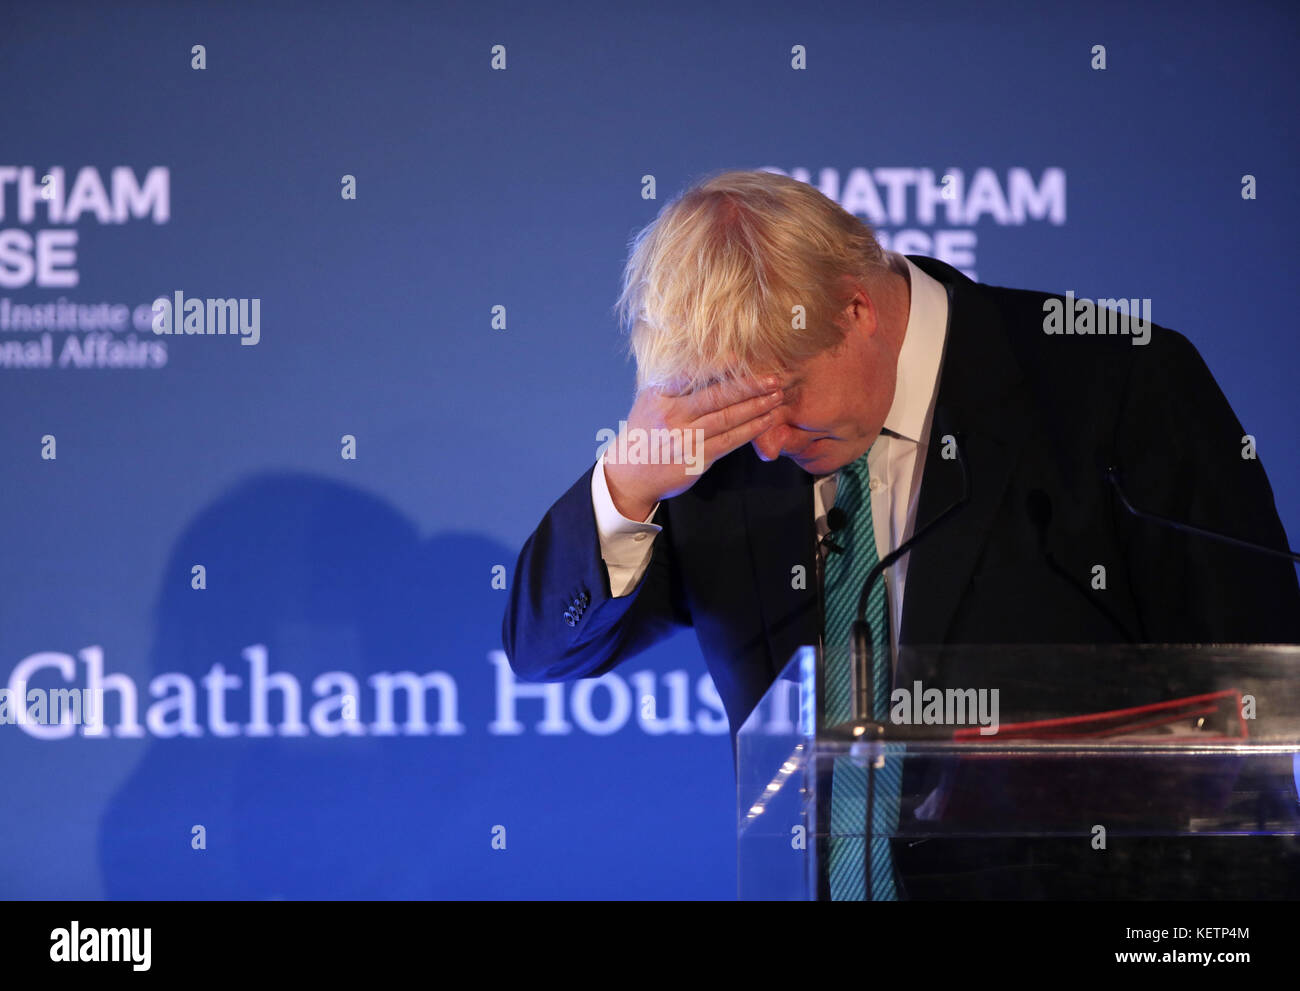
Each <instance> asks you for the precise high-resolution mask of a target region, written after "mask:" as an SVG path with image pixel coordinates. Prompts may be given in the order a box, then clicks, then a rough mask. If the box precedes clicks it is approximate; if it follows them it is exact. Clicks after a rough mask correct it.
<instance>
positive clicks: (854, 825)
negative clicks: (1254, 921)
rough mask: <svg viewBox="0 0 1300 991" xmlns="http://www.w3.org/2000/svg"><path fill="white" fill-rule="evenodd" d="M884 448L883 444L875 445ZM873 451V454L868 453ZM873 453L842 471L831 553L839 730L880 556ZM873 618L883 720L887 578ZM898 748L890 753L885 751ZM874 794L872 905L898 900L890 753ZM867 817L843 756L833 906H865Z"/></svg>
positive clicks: (832, 846) (874, 600)
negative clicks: (841, 525) (871, 480)
mask: <svg viewBox="0 0 1300 991" xmlns="http://www.w3.org/2000/svg"><path fill="white" fill-rule="evenodd" d="M877 443H878V441H877ZM868 453H870V452H868ZM867 457H868V455H867V454H864V455H862V457H860V458H858V460H857V461H854V462H853V463H852V464H850V465H845V467H844V468H843V469H842V470H841V471H840V478H839V483H838V488H837V490H836V493H835V505H836V506H837V507H839V508H840V509H841V510H843V512H844V513H845V514H846V516H847V517H848V527H847V528H846V530H845V531H842V539H841V540H840V541H839V543H840V544H841V545H842V547H843V553H841V554H836V553H831V554H830V555H829V557H828V559H827V562H826V630H825V634H824V637H823V642H824V645H825V657H826V700H825V709H826V725H828V726H834V725H836V724H838V723H842V722H845V721H847V720H848V719H849V718H851V717H852V715H853V706H852V701H851V698H850V692H851V688H850V682H851V675H850V670H849V669H850V665H851V661H850V651H849V642H850V630H851V627H852V625H853V620H854V619H855V618H856V617H857V611H858V598H859V596H861V594H862V586H863V585H864V584H865V583H866V580H867V574H868V573H869V572H870V571H871V569H872V568H874V567H875V566H876V564H877V563H878V562H879V560H880V558H879V556H878V555H877V553H876V536H875V530H874V528H873V525H872V521H871V497H870V494H869V492H868V491H867V486H866V484H865V481H866V479H867V477H868V469H867ZM866 618H867V621H868V622H869V623H870V624H871V633H872V648H873V649H872V682H873V687H872V691H873V696H872V697H873V704H874V707H875V712H874V713H873V715H874V717H875V718H876V719H877V720H880V721H882V722H883V721H884V720H885V718H886V716H887V714H888V712H889V691H890V684H891V681H892V678H891V676H890V675H891V668H892V665H891V662H890V651H889V616H888V611H887V607H886V594H885V582H884V576H881V579H880V580H878V581H877V582H876V585H875V587H874V588H872V590H871V596H870V598H869V599H868V601H867V613H866ZM887 749H892V748H887ZM873 778H874V781H875V795H874V796H873V807H872V820H873V823H872V845H871V896H872V899H873V900H874V901H893V900H896V899H897V897H898V894H897V890H896V889H895V886H894V865H893V857H892V856H891V854H890V849H889V836H890V835H892V833H893V831H894V829H895V828H896V826H897V824H898V808H899V798H900V794H901V790H902V789H901V785H902V767H901V762H900V760H899V759H898V758H896V757H893V756H891V757H890V758H889V759H888V760H887V761H886V762H885V764H884V766H883V767H881V768H879V769H877V770H876V772H875V774H874V775H873ZM866 816H867V772H866V769H865V768H863V767H858V766H856V765H855V764H854V763H853V762H852V761H851V760H849V759H847V758H838V759H836V761H835V764H834V767H833V771H832V784H831V815H830V819H831V822H830V842H829V854H830V858H829V859H830V865H829V879H830V891H831V898H832V899H834V900H835V901H855V900H856V901H861V900H863V899H864V898H865V897H866V890H865V887H866V886H865V882H864V880H863V849H864V846H863V842H864V841H863V835H862V834H863V831H864V830H863V827H864V824H865V822H866Z"/></svg>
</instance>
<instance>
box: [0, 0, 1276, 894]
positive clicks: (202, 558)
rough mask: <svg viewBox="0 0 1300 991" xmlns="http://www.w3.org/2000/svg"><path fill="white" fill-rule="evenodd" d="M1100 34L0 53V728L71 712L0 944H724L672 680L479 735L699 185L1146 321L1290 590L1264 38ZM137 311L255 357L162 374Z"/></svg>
mask: <svg viewBox="0 0 1300 991" xmlns="http://www.w3.org/2000/svg"><path fill="white" fill-rule="evenodd" d="M1129 8H1130V5H1129V4H1127V3H1089V4H1082V5H1078V6H1077V8H1076V9H1075V10H1074V11H1073V12H1063V11H1061V12H1054V13H1052V14H1051V15H1048V14H1045V13H1043V12H1041V11H1040V10H1039V9H1038V5H1035V4H1021V3H1001V4H997V3H994V4H977V5H970V4H957V3H952V4H948V3H933V2H932V3H925V4H915V3H903V2H882V3H872V4H860V3H825V4H821V5H819V7H818V9H816V10H815V11H811V10H802V11H801V10H798V9H795V8H792V7H790V5H788V4H773V5H766V4H756V3H752V2H751V3H743V4H741V3H718V4H711V5H706V6H703V7H701V6H699V5H697V4H689V3H656V4H651V5H643V6H639V7H635V8H634V7H631V6H630V5H629V6H628V7H627V8H620V7H617V6H611V5H608V4H601V3H566V4H561V5H555V6H547V7H544V8H537V7H534V6H533V5H527V4H516V3H499V4H493V5H473V4H464V5H460V6H456V7H453V6H451V5H443V6H433V5H421V4H414V3H370V4H364V5H356V4H348V5H342V4H339V5H326V4H303V5H289V4H281V3H264V4H256V5H251V4H250V5H241V4H224V3H203V4H184V5H181V4H173V3H156V4H155V3H130V4H120V5H106V4H98V3H95V4H84V5H83V4H64V3H48V2H45V3H40V4H35V3H30V4H15V5H7V7H6V10H5V13H4V14H3V15H2V18H0V93H3V105H4V127H3V140H2V141H0V147H2V148H3V153H0V192H2V193H3V198H2V199H0V208H2V209H3V214H2V215H0V397H2V398H0V404H2V405H0V413H2V414H3V415H2V416H0V458H2V459H3V485H0V518H3V520H4V522H5V527H4V530H5V536H4V540H3V542H2V545H0V546H2V547H3V550H2V551H0V686H4V685H10V686H12V685H14V684H16V683H17V682H18V681H19V680H23V679H25V680H26V681H27V683H28V686H29V687H36V688H41V689H54V688H60V687H65V688H74V687H75V688H96V687H102V688H104V689H105V695H104V698H105V700H106V704H105V709H104V713H103V715H104V720H103V722H104V731H103V732H96V729H97V727H95V726H94V725H91V726H68V727H66V728H65V727H60V726H48V725H47V726H40V725H36V726H33V725H27V724H25V725H5V726H0V783H2V784H3V794H4V800H3V801H2V802H0V896H4V897H9V898H101V897H105V898H143V897H149V898H153V897H161V898H184V897H197V898H208V897H237V898H257V899H261V898H302V897H326V898H328V897H379V898H386V897H400V898H408V897H420V898H423V897H457V898H531V897H575V898H578V897H589V898H622V897H638V898H640V897H648V898H661V897H662V898H678V897H681V898H730V897H733V896H734V893H735V876H736V870H735V813H734V807H733V803H734V780H733V772H732V765H731V751H730V747H729V745H728V741H727V733H726V724H725V720H724V719H723V718H722V716H721V707H720V705H719V704H718V702H717V699H716V695H714V694H713V692H712V688H711V683H710V682H709V681H708V678H707V674H706V672H705V669H704V666H703V664H702V662H701V660H700V657H699V653H698V650H697V648H696V645H695V642H694V640H693V638H691V637H690V636H682V637H678V638H676V639H675V640H674V641H672V642H670V643H668V644H666V645H664V646H662V647H660V648H658V649H656V650H655V651H653V652H651V653H649V654H647V655H644V656H643V657H641V658H638V659H636V660H635V661H632V662H629V663H628V664H626V665H624V666H623V667H621V668H620V669H619V670H618V672H617V673H616V674H615V675H613V676H610V677H608V678H606V679H605V680H604V681H602V682H599V683H596V682H587V683H582V684H577V685H564V686H555V687H552V688H539V687H537V686H522V685H516V684H515V683H514V681H513V678H512V677H511V676H510V674H509V669H508V666H507V665H506V664H505V659H504V657H503V656H502V655H501V654H500V646H501V645H500V621H501V613H502V609H503V606H504V602H505V598H506V595H507V592H506V591H505V589H504V588H502V587H494V586H501V585H502V584H503V583H502V581H501V580H500V575H501V573H502V572H501V570H500V569H501V566H503V567H504V569H505V572H506V573H507V574H510V573H512V571H513V563H514V558H515V555H516V552H517V550H518V547H519V546H520V544H521V543H522V542H523V540H524V539H525V537H526V536H527V535H528V533H529V532H530V531H531V529H532V528H533V527H534V526H535V525H536V523H537V521H538V520H539V519H540V517H541V515H542V514H543V512H544V511H545V510H546V508H547V507H548V506H549V504H550V503H551V501H552V500H553V499H554V498H556V497H557V496H558V495H559V494H560V493H561V492H562V491H563V490H564V489H565V488H567V487H568V486H569V485H570V484H571V483H572V482H573V481H574V480H575V479H577V478H578V476H579V475H581V474H583V473H585V472H586V471H588V470H589V469H590V466H591V464H592V462H593V460H594V458H595V454H596V448H597V441H596V433H597V431H598V430H600V429H601V428H604V427H614V426H616V425H617V423H618V420H619V419H620V418H621V417H623V416H624V415H625V413H626V411H627V409H628V407H629V406H630V404H631V399H632V394H631V390H632V384H633V369H632V367H631V365H630V364H629V363H628V361H627V360H626V358H625V354H624V350H623V341H622V340H621V339H620V337H619V334H618V331H617V327H616V324H615V321H614V318H613V314H612V311H611V306H612V303H613V301H614V299H615V297H616V295H617V292H618V277H619V274H620V271H621V266H622V264H623V261H624V258H625V252H626V245H627V241H628V239H629V238H630V237H631V235H632V234H633V233H634V232H635V231H636V230H637V229H638V228H640V227H641V226H643V225H644V224H645V223H647V222H648V221H650V220H651V219H652V218H653V217H654V216H655V214H656V212H657V211H658V210H659V209H660V207H661V206H662V205H663V204H664V203H665V202H667V201H668V200H669V199H670V198H671V197H672V196H673V195H675V194H676V193H677V192H678V191H680V190H681V189H682V188H683V187H684V186H685V185H687V184H688V183H689V182H691V181H692V180H693V179H695V178H697V177H698V176H700V175H701V174H703V173H705V172H709V171H713V170H716V169H719V168H723V167H737V168H764V167H766V168H774V169H779V170H781V171H784V172H787V173H789V174H793V175H796V176H798V177H800V178H803V179H805V180H808V181H811V182H813V183H814V184H816V185H818V186H819V188H822V189H823V191H824V192H826V193H827V194H828V195H832V196H835V197H837V198H838V199H839V200H840V201H841V202H843V203H844V204H845V206H846V208H849V209H851V210H854V211H855V212H857V213H858V214H859V215H860V216H862V217H863V218H864V219H867V220H869V221H871V222H872V223H873V224H875V225H876V226H877V228H878V230H879V232H880V234H881V236H882V239H884V240H886V242H887V244H888V245H889V246H890V247H894V248H897V249H899V250H903V251H905V252H909V253H919V254H931V255H935V256H937V257H941V258H943V259H944V260H946V261H949V262H950V263H952V264H955V265H957V267H959V268H962V269H964V270H965V271H967V272H968V274H971V275H973V276H975V277H976V278H978V279H979V280H980V281H984V282H989V283H993V284H997V285H1009V286H1017V287H1023V288H1031V289H1038V290H1049V291H1057V292H1065V291H1066V290H1073V291H1074V292H1075V294H1076V295H1077V296H1080V297H1089V298H1098V297H1143V298H1150V299H1151V300H1152V310H1153V313H1152V315H1153V318H1154V320H1155V321H1156V322H1157V323H1159V324H1161V325H1162V326H1167V327H1172V328H1174V329H1177V330H1179V331H1181V332H1183V333H1185V334H1186V335H1187V336H1188V337H1189V338H1190V339H1191V340H1192V341H1193V342H1194V343H1195V344H1196V346H1197V347H1198V348H1199V349H1200V351H1201V353H1202V355H1203V356H1204V357H1205V359H1206V361H1207V362H1208V364H1209V366H1210V368H1211V369H1212V370H1213V371H1214V372H1215V374H1216V376H1217V377H1218V379H1219V381H1220V383H1221V385H1222V387H1223V389H1224V392H1225V393H1226V394H1227V396H1228V398H1229V400H1230V401H1231V403H1232V404H1233V406H1234V408H1235V409H1236V411H1237V413H1238V415H1239V417H1240V418H1241V420H1242V421H1243V423H1244V425H1245V426H1246V429H1247V430H1248V431H1250V432H1251V433H1252V434H1254V436H1255V437H1256V438H1257V444H1258V450H1259V452H1260V457H1261V459H1262V461H1263V463H1264V466H1265V468H1266V470H1267V471H1268V473H1269V475H1270V478H1271V480H1272V482H1273V486H1274V491H1275V493H1276V495H1277V501H1278V506H1279V509H1280V511H1281V514H1282V519H1283V522H1284V524H1285V525H1286V526H1287V528H1288V531H1289V532H1290V533H1291V534H1292V540H1293V542H1294V540H1295V539H1296V538H1295V534H1296V533H1300V458H1297V453H1298V452H1297V443H1298V442H1297V436H1296V410H1297V403H1296V399H1295V388H1294V380H1295V376H1296V371H1297V358H1298V357H1300V343H1298V342H1297V335H1296V331H1295V322H1294V319H1293V307H1294V304H1293V301H1292V298H1291V297H1292V294H1293V285H1294V266H1295V262H1296V250H1295V247H1294V244H1295V237H1296V232H1297V231H1300V208H1298V206H1297V199H1296V197H1295V195H1294V182H1293V177H1294V171H1295V168H1296V164H1297V160H1298V158H1297V151H1298V148H1297V140H1296V132H1295V128H1294V108H1295V106H1296V102H1297V101H1296V96H1297V93H1296V89H1297V87H1296V75H1295V55H1296V41H1297V28H1298V27H1300V21H1298V19H1297V16H1296V8H1295V7H1294V5H1292V4H1289V3H1277V4H1267V3H1244V4H1238V5H1234V6H1231V7H1227V8H1225V7H1224V6H1223V5H1221V4H1209V3H1186V2H1184V3H1178V4H1169V5H1166V6H1164V7H1163V9H1150V10H1145V9H1144V10H1138V11H1135V10H1132V9H1129ZM196 46H202V47H201V48H196ZM498 46H500V47H498ZM1095 46H1104V53H1103V52H1100V51H1099V50H1097V49H1096V48H1095ZM1103 57H1104V68H1103V67H1102V63H1101V59H1102V58H1103ZM799 66H804V67H799ZM945 176H947V177H948V179H947V180H944V177H945ZM1245 176H1252V177H1254V184H1255V190H1256V196H1255V197H1254V198H1243V195H1242V189H1243V177H1245ZM348 177H351V178H350V179H349V178H348ZM645 177H653V191H654V198H649V196H648V190H649V189H650V183H649V182H648V181H647V180H646V178H645ZM1247 181H1248V182H1249V180H1247ZM944 186H946V187H947V188H949V189H950V190H951V198H947V199H945V198H943V197H942V195H941V193H940V192H939V191H940V189H941V188H942V187H944ZM176 292H181V293H183V294H184V296H183V299H198V300H199V301H200V303H201V304H202V303H203V301H204V300H207V299H218V298H220V299H238V300H245V301H247V302H248V308H247V309H246V310H245V311H244V315H245V317H246V319H247V321H248V322H247V323H246V324H245V325H244V327H245V328H246V329H245V332H244V333H245V336H244V337H243V339H242V340H241V339H237V338H236V336H233V335H229V334H228V335H207V334H204V335H199V334H184V335H158V334H155V333H154V331H153V328H152V319H153V316H152V306H151V304H152V302H153V301H154V299H155V298H157V297H160V296H161V297H166V298H168V299H172V298H174V294H175V293H176ZM253 300H257V301H258V309H257V310H253V309H252V301H253ZM36 304H53V305H52V306H40V305H36ZM104 304H107V305H106V306H105V305H104ZM204 312H205V314H206V310H205V311H204ZM254 316H256V318H257V319H256V321H254V320H253V317H254ZM209 326H210V324H209ZM254 326H256V328H257V330H256V334H254V333H253V330H252V328H253V327H254ZM254 337H255V338H256V343H252V341H253V340H254ZM1082 413H1083V411H1081V414H1082ZM196 586H199V587H196ZM647 695H653V696H654V698H655V703H654V706H653V709H654V712H653V715H651V714H650V713H649V711H648V710H647V708H646V707H645V706H644V704H643V702H644V699H645V698H646V696H647ZM87 730H89V732H87ZM65 731H66V732H67V734H68V735H66V736H62V734H63V733H64V732H65ZM52 736H53V737H56V738H49V737H52Z"/></svg>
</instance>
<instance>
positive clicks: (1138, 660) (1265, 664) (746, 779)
mask: <svg viewBox="0 0 1300 991" xmlns="http://www.w3.org/2000/svg"><path fill="white" fill-rule="evenodd" d="M829 663H830V659H828V658H827V657H826V656H823V655H819V652H818V651H817V650H816V649H814V648H812V647H806V648H803V649H801V650H799V651H798V652H797V653H796V654H795V655H794V657H792V658H791V659H790V661H789V663H788V664H787V665H786V667H785V669H784V670H783V671H782V672H781V674H780V675H779V677H778V678H777V679H776V681H775V682H774V683H773V684H772V685H771V687H770V688H769V690H768V692H767V694H766V695H765V696H764V697H763V699H762V700H761V702H760V703H759V704H758V706H757V707H756V708H755V709H754V711H753V712H752V713H751V714H750V716H749V718H748V719H747V720H746V721H745V723H744V725H743V726H742V727H741V729H740V731H739V732H738V734H737V754H736V756H737V792H738V832H739V843H738V850H739V894H740V897H741V898H742V899H764V900H771V899H783V900H784V899H851V900H858V899H865V900H895V899H897V900H934V899H955V900H981V899H1006V900H1019V899H1026V900H1036V899H1044V900H1049V899H1068V900H1076V899H1120V900H1130V899H1132V900H1141V899H1194V900H1216V901H1217V900H1229V899H1251V900H1255V899H1266V898H1283V899H1286V898H1297V897H1300V800H1298V799H1297V782H1298V781H1300V677H1298V675H1300V646H1123V647H1121V646H1113V645H1106V646H1026V645H1012V646H979V647H941V648H908V647H903V648H900V649H899V651H898V653H897V659H896V662H895V668H894V672H895V673H894V678H893V684H892V688H891V691H890V697H889V700H888V706H887V709H885V708H882V703H881V702H880V701H879V700H874V699H873V700H871V702H870V703H868V705H867V706H864V707H863V711H864V712H874V713H875V715H876V718H875V719H873V720H866V719H858V720H853V719H850V720H848V721H846V722H842V723H840V724H838V725H826V720H825V711H826V706H825V704H824V700H823V699H822V698H821V697H820V695H819V686H821V685H823V684H825V683H826V677H825V672H826V669H827V666H828V664H829ZM882 714H883V715H882ZM854 776H856V777H854ZM850 780H856V781H858V782H861V783H865V796H866V797H865V799H864V797H863V796H864V793H863V791H862V790H861V789H859V790H858V791H857V792H856V794H855V792H854V791H853V790H852V789H851V788H849V787H848V786H847V785H843V784H841V782H843V781H850ZM864 802H865V806H864ZM832 822H834V828H832ZM865 850H872V851H874V852H875V856H874V858H872V857H866V856H864V855H863V851H865ZM882 856H883V858H884V859H883V860H882ZM873 859H874V861H875V863H874V864H873V863H872V862H871V861H872V860H873ZM846 872H847V874H846ZM846 877H847V882H848V883H846ZM889 882H892V883H889Z"/></svg>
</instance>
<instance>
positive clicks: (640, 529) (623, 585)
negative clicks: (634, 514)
mask: <svg viewBox="0 0 1300 991" xmlns="http://www.w3.org/2000/svg"><path fill="white" fill-rule="evenodd" d="M591 505H592V508H593V509H594V510H595V513H596V532H597V533H598V534H599V536H600V556H601V558H603V559H604V561H605V569H606V571H608V572H609V593H610V595H612V596H613V597H614V598H619V597H620V596H624V595H627V594H628V593H629V592H631V591H632V589H634V588H636V585H637V582H639V581H640V580H641V576H642V575H644V574H645V570H646V568H647V567H649V565H650V557H651V555H652V553H653V551H654V538H655V535H656V534H658V533H659V532H660V531H661V530H662V529H663V527H661V526H659V525H657V524H655V523H651V522H650V521H651V520H653V519H654V518H655V514H656V513H658V512H659V503H655V507H654V509H652V510H651V511H650V515H649V516H647V517H646V519H645V522H643V523H638V522H637V521H636V520H631V519H628V518H627V517H626V516H624V515H623V514H622V513H620V512H619V511H618V509H617V508H616V507H615V506H614V499H613V497H612V496H610V494H609V483H608V482H607V481H606V480H605V461H604V458H599V459H597V461H596V467H595V469H593V471H592V473H591Z"/></svg>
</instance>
